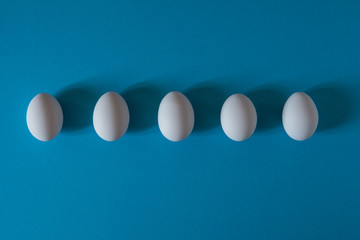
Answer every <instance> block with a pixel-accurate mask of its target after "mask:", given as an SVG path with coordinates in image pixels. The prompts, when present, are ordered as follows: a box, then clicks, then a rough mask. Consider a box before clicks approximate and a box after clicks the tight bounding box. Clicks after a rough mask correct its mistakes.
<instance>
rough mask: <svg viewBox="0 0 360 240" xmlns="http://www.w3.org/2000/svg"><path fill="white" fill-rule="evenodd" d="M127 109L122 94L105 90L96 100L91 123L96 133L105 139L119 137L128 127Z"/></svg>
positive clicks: (128, 116) (110, 139)
mask: <svg viewBox="0 0 360 240" xmlns="http://www.w3.org/2000/svg"><path fill="white" fill-rule="evenodd" d="M129 121H130V115H129V109H128V106H127V104H126V102H125V100H124V99H123V97H122V96H120V95H119V94H117V93H116V92H107V93H105V94H104V95H102V96H101V97H100V98H99V100H98V101H97V103H96V105H95V108H94V114H93V124H94V129H95V131H96V133H97V134H98V135H99V136H100V137H101V138H102V139H104V140H106V141H115V140H117V139H119V138H121V137H122V136H123V135H124V134H125V132H126V131H127V129H128V126H129Z"/></svg>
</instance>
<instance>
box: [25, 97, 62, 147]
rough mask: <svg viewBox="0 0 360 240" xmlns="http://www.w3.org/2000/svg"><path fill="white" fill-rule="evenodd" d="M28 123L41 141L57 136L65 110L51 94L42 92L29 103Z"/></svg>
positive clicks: (31, 130)
mask: <svg viewBox="0 0 360 240" xmlns="http://www.w3.org/2000/svg"><path fill="white" fill-rule="evenodd" d="M26 123H27V126H28V129H29V131H30V133H31V134H32V135H33V136H34V137H35V138H37V139H39V140H40V141H50V140H51V139H53V138H55V137H56V136H57V135H58V134H59V132H60V130H61V128H62V125H63V111H62V109H61V106H60V104H59V102H58V101H57V100H56V99H55V98H54V97H53V96H51V95H50V94H47V93H40V94H38V95H36V96H35V97H34V98H33V99H32V100H31V101H30V103H29V106H28V108H27V112H26Z"/></svg>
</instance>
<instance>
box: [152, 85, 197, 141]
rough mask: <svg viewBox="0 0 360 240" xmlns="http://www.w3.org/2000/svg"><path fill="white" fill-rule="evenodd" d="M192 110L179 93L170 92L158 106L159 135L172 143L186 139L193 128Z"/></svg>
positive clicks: (188, 102)
mask: <svg viewBox="0 0 360 240" xmlns="http://www.w3.org/2000/svg"><path fill="white" fill-rule="evenodd" d="M194 121H195V117H194V110H193V107H192V105H191V103H190V101H189V100H188V99H187V97H186V96H184V95H183V94H182V93H180V92H176V91H174V92H170V93H168V94H167V95H166V96H165V97H164V98H163V99H162V100H161V103H160V106H159V112H158V123H159V128H160V131H161V133H162V134H163V135H164V137H166V138H167V139H168V140H170V141H173V142H178V141H182V140H184V139H185V138H187V137H188V136H189V135H190V133H191V132H192V130H193V127H194Z"/></svg>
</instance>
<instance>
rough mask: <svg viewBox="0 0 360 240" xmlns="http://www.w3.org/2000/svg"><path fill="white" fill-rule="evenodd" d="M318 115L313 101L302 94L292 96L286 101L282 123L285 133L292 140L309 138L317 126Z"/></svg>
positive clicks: (297, 93)
mask: <svg viewBox="0 0 360 240" xmlns="http://www.w3.org/2000/svg"><path fill="white" fill-rule="evenodd" d="M318 121H319V114H318V111H317V108H316V106H315V103H314V102H313V100H312V99H311V98H310V97H309V96H308V95H307V94H306V93H303V92H296V93H294V94H292V95H291V96H290V97H289V98H288V100H287V101H286V103H285V105H284V109H283V113H282V122H283V125H284V129H285V131H286V133H287V134H288V135H289V136H290V137H291V138H293V139H295V140H298V141H303V140H306V139H308V138H310V137H311V136H312V135H313V134H314V132H315V130H316V128H317V125H318Z"/></svg>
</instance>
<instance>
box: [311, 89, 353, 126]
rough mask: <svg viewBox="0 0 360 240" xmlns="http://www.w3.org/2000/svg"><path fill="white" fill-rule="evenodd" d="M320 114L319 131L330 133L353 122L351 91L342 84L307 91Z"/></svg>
mask: <svg viewBox="0 0 360 240" xmlns="http://www.w3.org/2000/svg"><path fill="white" fill-rule="evenodd" d="M307 93H308V94H309V96H310V97H311V98H312V99H313V101H314V103H315V105H316V107H317V109H318V112H319V124H318V128H317V131H328V130H331V129H335V128H337V127H339V126H342V125H345V124H346V123H347V122H349V121H350V120H351V116H352V113H353V103H352V101H351V99H350V96H351V93H350V91H349V89H348V88H347V87H345V86H343V85H340V84H332V83H331V84H322V85H319V86H315V87H313V88H311V89H309V90H308V91H307Z"/></svg>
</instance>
